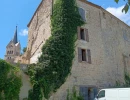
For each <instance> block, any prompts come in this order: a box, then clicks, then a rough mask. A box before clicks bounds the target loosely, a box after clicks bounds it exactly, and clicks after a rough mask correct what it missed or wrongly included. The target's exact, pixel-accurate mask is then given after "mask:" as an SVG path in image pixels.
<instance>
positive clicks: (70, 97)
mask: <svg viewBox="0 0 130 100" xmlns="http://www.w3.org/2000/svg"><path fill="white" fill-rule="evenodd" d="M67 100H83V97H82V96H81V95H80V94H78V93H77V91H76V89H75V88H74V87H73V89H72V92H71V93H70V91H69V90H68V91H67Z"/></svg>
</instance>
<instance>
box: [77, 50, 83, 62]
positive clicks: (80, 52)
mask: <svg viewBox="0 0 130 100" xmlns="http://www.w3.org/2000/svg"><path fill="white" fill-rule="evenodd" d="M78 60H79V62H81V61H82V51H81V48H78Z"/></svg>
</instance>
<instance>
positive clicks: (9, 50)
mask: <svg viewBox="0 0 130 100" xmlns="http://www.w3.org/2000/svg"><path fill="white" fill-rule="evenodd" d="M20 50H21V45H20V42H18V37H17V26H16V30H15V33H14V37H13V39H12V40H11V41H10V42H9V43H8V45H7V46H6V54H5V60H6V61H7V62H10V63H13V62H14V60H15V58H16V57H18V56H20Z"/></svg>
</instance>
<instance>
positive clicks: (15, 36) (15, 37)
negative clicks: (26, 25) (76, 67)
mask: <svg viewBox="0 0 130 100" xmlns="http://www.w3.org/2000/svg"><path fill="white" fill-rule="evenodd" d="M13 42H14V44H16V43H18V39H17V26H16V31H15V33H14V38H13Z"/></svg>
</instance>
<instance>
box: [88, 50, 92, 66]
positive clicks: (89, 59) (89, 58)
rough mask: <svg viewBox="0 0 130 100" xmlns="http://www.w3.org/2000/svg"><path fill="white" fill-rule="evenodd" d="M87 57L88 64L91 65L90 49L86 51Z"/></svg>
mask: <svg viewBox="0 0 130 100" xmlns="http://www.w3.org/2000/svg"><path fill="white" fill-rule="evenodd" d="M87 55H88V63H89V64H91V63H92V62H91V52H90V49H87Z"/></svg>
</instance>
